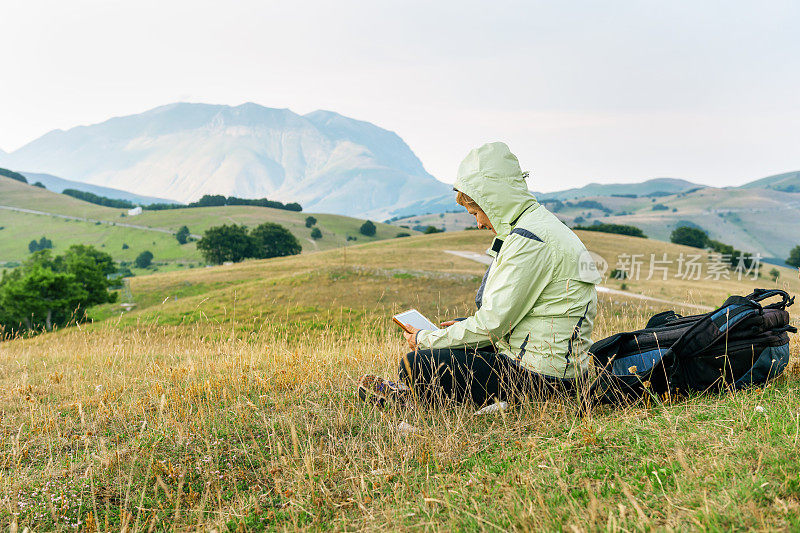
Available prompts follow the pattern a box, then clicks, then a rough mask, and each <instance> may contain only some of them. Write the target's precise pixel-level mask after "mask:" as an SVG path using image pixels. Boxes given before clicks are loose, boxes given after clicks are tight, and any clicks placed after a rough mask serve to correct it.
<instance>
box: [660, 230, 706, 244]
mask: <svg viewBox="0 0 800 533" xmlns="http://www.w3.org/2000/svg"><path fill="white" fill-rule="evenodd" d="M669 240H670V241H671V242H674V243H675V244H683V245H686V246H692V247H694V248H705V247H706V245H707V244H708V234H707V233H706V232H705V231H703V230H701V229H697V228H688V227H686V226H681V227H679V228H675V229H674V230H673V231H672V234H671V235H670V237H669Z"/></svg>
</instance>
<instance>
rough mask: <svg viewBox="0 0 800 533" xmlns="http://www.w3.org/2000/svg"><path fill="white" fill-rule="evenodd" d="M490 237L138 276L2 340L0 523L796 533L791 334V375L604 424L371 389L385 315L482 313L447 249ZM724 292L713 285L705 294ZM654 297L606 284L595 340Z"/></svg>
mask: <svg viewBox="0 0 800 533" xmlns="http://www.w3.org/2000/svg"><path fill="white" fill-rule="evenodd" d="M472 233H474V232H470V233H467V234H456V235H450V236H430V237H425V238H413V239H402V240H398V241H395V242H393V243H391V244H382V243H378V244H372V245H367V246H363V247H356V248H351V249H349V250H348V251H347V259H346V260H345V259H344V257H343V253H342V252H341V251H336V252H325V253H319V254H312V255H309V256H301V257H296V258H289V259H280V260H269V261H260V262H250V263H245V264H243V265H234V266H231V267H220V268H215V269H207V270H202V271H189V272H185V273H181V274H176V273H166V274H163V275H158V276H152V277H148V278H141V279H139V278H137V279H135V280H134V282H133V283H132V291H133V294H134V296H136V297H137V298H139V299H140V301H141V309H140V310H139V311H136V312H134V313H131V314H130V315H126V316H124V317H121V318H120V317H112V318H109V319H108V320H106V321H104V322H102V323H96V324H94V325H85V326H81V327H80V328H71V329H69V330H64V331H61V332H57V333H54V334H47V335H42V336H39V337H36V338H32V339H24V340H14V341H11V342H5V343H2V344H0V413H2V418H0V523H2V524H3V526H4V527H12V528H17V530H18V531H21V530H22V529H23V528H24V527H28V528H29V529H30V530H33V531H50V530H72V531H74V530H76V529H81V530H87V531H100V530H101V531H109V530H110V531H116V530H123V529H124V530H128V531H143V530H151V529H153V530H166V529H174V530H179V531H183V530H204V529H205V530H210V529H216V530H226V529H231V530H237V529H240V530H262V529H278V530H284V529H296V528H302V529H336V530H354V529H367V530H385V529H422V528H425V529H437V530H438V529H442V530H450V529H481V530H482V529H486V530H492V529H510V528H513V529H521V530H562V529H566V530H610V531H622V530H637V529H659V530H686V529H718V530H723V529H724V530H728V529H761V530H775V529H784V530H789V529H796V528H798V527H800V522H798V508H799V507H800V461H798V459H800V458H799V457H798V441H797V439H798V430H797V428H798V427H800V398H798V389H800V378H799V377H798V375H797V363H796V355H797V353H798V350H800V344H799V343H798V339H797V338H794V339H793V341H792V353H793V354H794V355H795V360H794V361H793V364H792V368H791V370H790V372H788V373H787V376H786V377H785V378H782V379H781V380H780V381H779V382H778V383H776V384H775V385H774V386H770V387H768V388H766V389H763V390H752V391H746V392H740V393H735V394H733V393H731V394H725V395H723V396H707V397H698V398H693V399H690V400H688V401H686V402H682V403H676V404H668V405H661V406H657V407H651V408H645V407H643V406H637V407H631V408H626V409H621V410H608V409H603V410H599V411H597V412H595V413H592V414H591V416H589V417H586V418H580V417H579V416H577V413H576V409H575V404H574V403H573V402H571V401H570V400H569V399H562V400H557V401H553V402H550V403H534V404H530V405H525V406H521V407H519V408H516V409H513V410H511V411H507V412H504V413H502V414H497V415H493V416H483V417H482V416H475V415H474V414H473V409H469V408H466V407H456V408H448V409H432V410H422V411H420V412H417V413H407V412H379V411H376V410H374V409H371V408H369V407H367V406H365V405H363V404H361V403H360V402H358V401H357V399H356V398H355V395H354V384H355V380H356V379H357V377H358V375H359V374H361V373H363V372H373V373H378V374H382V375H386V376H393V375H395V374H396V370H397V359H398V356H399V355H400V354H401V353H402V352H403V351H404V349H403V344H402V342H401V338H400V336H399V334H398V333H397V331H396V330H395V329H394V328H393V327H392V326H391V324H390V323H389V321H388V319H387V318H386V317H387V315H388V313H390V312H391V311H392V310H395V309H401V308H405V307H407V306H410V305H414V306H415V307H418V308H419V309H420V310H422V311H423V312H425V313H427V314H429V315H430V316H431V317H437V318H445V317H448V316H452V314H463V313H464V312H466V311H467V310H468V309H469V308H470V306H471V299H472V295H473V291H474V288H475V285H476V279H475V278H476V276H477V275H479V274H480V272H481V271H482V267H481V265H478V264H472V263H470V262H468V261H466V260H462V259H459V258H457V257H451V256H444V255H442V254H441V253H440V250H442V249H458V247H461V248H463V249H480V248H481V247H480V246H479V241H480V240H481V237H482V238H483V240H484V243H485V239H486V234H482V235H473V234H472ZM602 237H605V236H602ZM593 238H594V236H587V240H588V241H589V244H590V247H592V239H593ZM615 238H616V237H615ZM629 240H630V239H629ZM605 242H616V241H605ZM657 245H658V246H660V245H661V243H657ZM609 246H610V245H609ZM614 246H618V247H620V249H623V248H625V247H626V246H627V247H628V248H629V247H631V246H643V244H642V243H641V242H639V243H633V244H630V243H629V244H626V243H625V242H624V239H622V240H621V241H619V242H618V243H617V244H614ZM470 247H471V248H470ZM609 250H610V251H609V252H608V253H611V252H613V251H614V250H612V249H610V248H609ZM403 265H404V266H403ZM762 281H765V280H762ZM186 283H188V284H189V285H186ZM762 285H766V283H762ZM653 287H654V290H655V287H656V285H653ZM746 289H747V287H746V286H740V287H737V288H736V290H734V291H733V292H738V293H741V292H743V291H745V290H746ZM678 290H679V289H678V288H676V287H669V288H668V293H667V296H670V297H676V298H678V297H680V294H679V293H678ZM727 290H728V288H727V286H725V288H723V289H713V287H703V288H698V289H697V291H698V292H697V294H698V301H703V302H705V301H706V300H704V298H708V299H709V300H708V301H709V303H710V304H711V305H715V304H719V303H720V302H721V301H722V300H723V299H724V297H725V296H727V294H725V293H726V291H727ZM181 291H182V292H181ZM673 291H674V292H673ZM715 291H716V292H715ZM795 292H796V291H795ZM175 296H178V299H177V300H176V299H175ZM167 297H170V299H169V300H168V301H166V302H165V303H162V302H164V300H165V299H166V298H167ZM615 298H616V297H615ZM712 300H713V301H712ZM657 310H659V309H648V308H647V304H645V303H638V302H635V301H631V302H629V303H627V304H624V305H623V304H621V303H617V304H615V303H614V299H607V298H602V299H601V305H600V311H599V315H598V319H597V325H596V329H595V335H594V337H595V338H600V337H603V336H606V335H609V334H611V333H612V332H616V331H620V330H625V329H633V328H635V327H641V326H642V325H643V321H644V320H645V319H646V317H647V316H649V315H650V314H652V313H654V312H656V311H657ZM107 312H108V314H111V310H110V309H109V310H107ZM794 317H795V318H794V321H795V323H796V322H797V318H796V317H797V315H796V314H795V315H794ZM756 406H762V407H763V408H764V411H763V412H759V411H757V410H756V409H755V408H756ZM404 420H405V421H408V422H410V423H412V424H413V425H414V426H415V427H416V428H417V430H416V431H415V432H412V433H404V432H402V431H400V430H399V429H398V426H399V424H400V423H401V422H402V421H404Z"/></svg>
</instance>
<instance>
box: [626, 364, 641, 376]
mask: <svg viewBox="0 0 800 533" xmlns="http://www.w3.org/2000/svg"><path fill="white" fill-rule="evenodd" d="M637 370H639V369H638V368H636V365H633V366H629V367H628V372H630V373H631V374H635V373H636V371H637Z"/></svg>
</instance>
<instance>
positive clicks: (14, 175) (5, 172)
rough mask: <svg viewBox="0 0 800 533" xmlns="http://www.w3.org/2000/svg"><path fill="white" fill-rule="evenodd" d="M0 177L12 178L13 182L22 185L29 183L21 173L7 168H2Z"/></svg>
mask: <svg viewBox="0 0 800 533" xmlns="http://www.w3.org/2000/svg"><path fill="white" fill-rule="evenodd" d="M0 176H5V177H7V178H11V179H12V180H16V181H21V182H22V183H28V179H27V178H26V177H25V176H23V175H22V174H20V173H19V172H14V171H13V170H8V169H7V168H0Z"/></svg>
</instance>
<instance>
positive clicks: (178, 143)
mask: <svg viewBox="0 0 800 533" xmlns="http://www.w3.org/2000/svg"><path fill="white" fill-rule="evenodd" d="M0 166H9V167H11V168H20V169H25V170H27V171H29V172H40V173H48V174H55V175H60V176H70V178H71V179H76V180H79V181H82V182H85V183H89V184H92V185H99V186H104V187H113V188H116V189H121V190H135V191H136V192H137V194H143V195H148V196H156V197H167V198H175V199H176V200H180V201H183V202H188V201H193V200H197V199H198V198H199V197H200V196H202V195H204V194H224V195H233V196H240V197H244V198H257V197H267V198H270V199H274V200H280V201H284V202H295V201H296V202H300V204H301V205H302V206H303V208H304V209H306V210H309V211H317V212H328V213H342V214H349V215H364V214H371V215H373V216H376V218H378V217H382V216H385V215H388V214H390V213H391V212H392V209H393V208H395V207H397V206H405V205H413V204H414V203H415V202H417V199H419V198H430V197H435V196H441V195H443V194H445V193H447V192H449V191H450V187H449V186H448V185H446V184H444V183H441V182H439V181H437V180H436V179H435V178H434V177H433V176H431V175H430V174H428V173H427V172H426V171H425V169H424V168H423V166H422V163H421V162H420V161H419V159H417V157H416V156H415V155H414V153H413V152H412V151H411V149H410V148H409V147H408V145H406V143H405V142H403V140H402V139H401V138H400V137H399V136H397V134H395V133H393V132H390V131H387V130H385V129H382V128H379V127H378V126H375V125H374V124H370V123H369V122H363V121H359V120H354V119H351V118H347V117H344V116H342V115H339V114H337V113H334V112H331V111H315V112H313V113H309V114H308V115H304V116H303V115H298V114H296V113H294V112H292V111H290V110H288V109H271V108H267V107H263V106H260V105H257V104H253V103H247V104H243V105H240V106H236V107H231V106H225V105H208V104H191V103H176V104H171V105H167V106H162V107H158V108H155V109H152V110H150V111H146V112H144V113H141V114H138V115H129V116H124V117H118V118H112V119H110V120H107V121H105V122H102V123H100V124H94V125H90V126H79V127H75V128H72V129H70V130H67V131H61V130H55V131H52V132H50V133H47V134H46V135H44V136H42V137H40V138H39V139H37V140H34V141H32V142H31V143H29V144H27V145H25V146H23V147H22V148H20V149H18V150H16V151H14V152H12V153H10V154H5V155H0Z"/></svg>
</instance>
